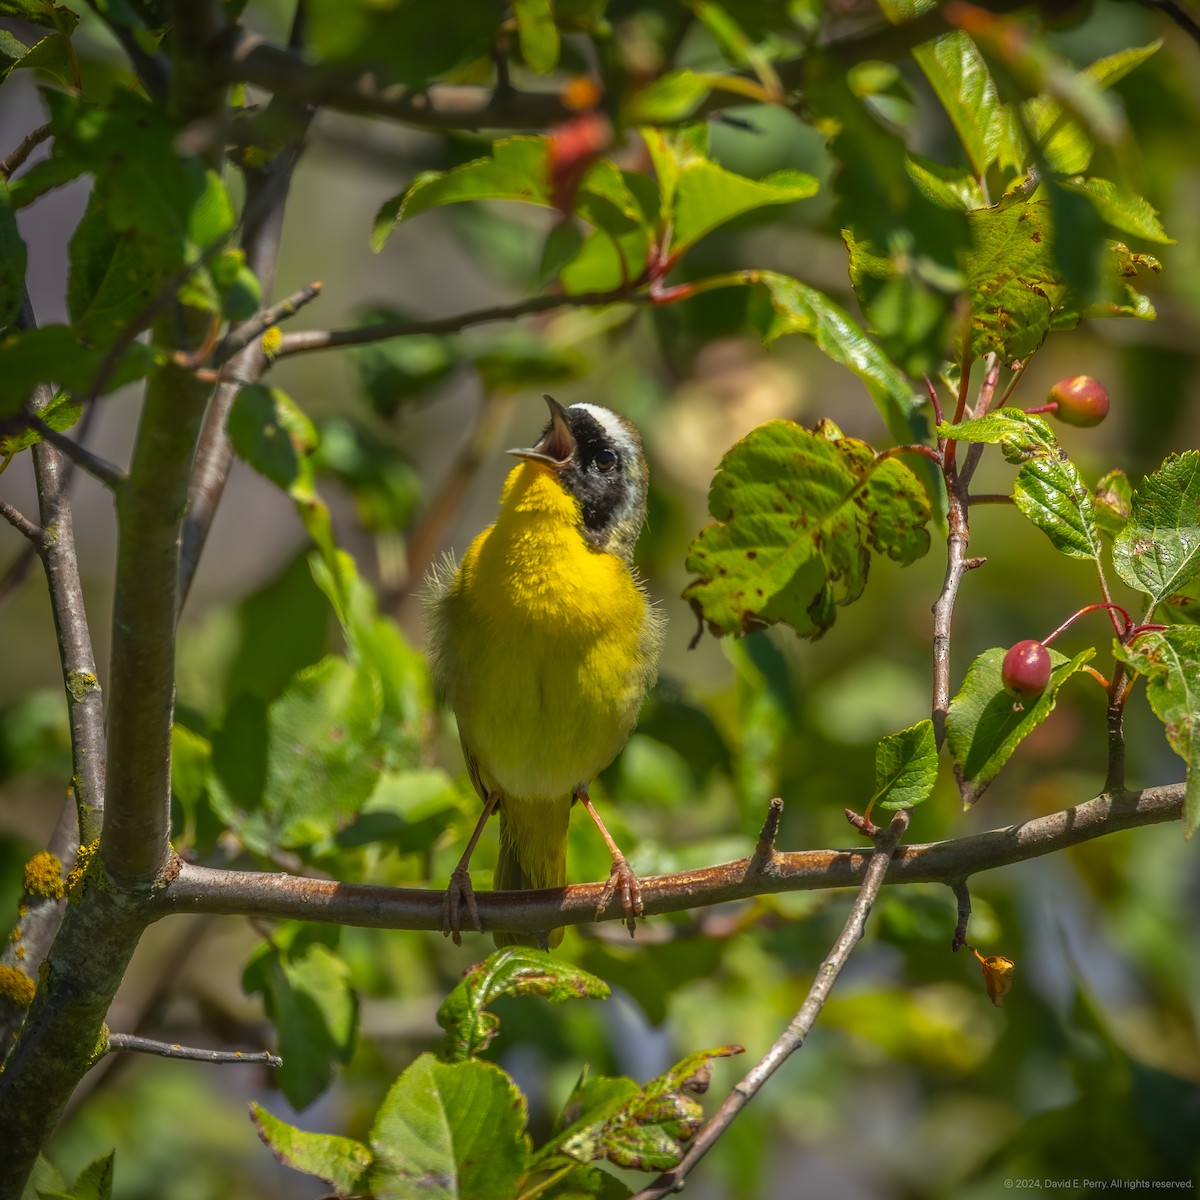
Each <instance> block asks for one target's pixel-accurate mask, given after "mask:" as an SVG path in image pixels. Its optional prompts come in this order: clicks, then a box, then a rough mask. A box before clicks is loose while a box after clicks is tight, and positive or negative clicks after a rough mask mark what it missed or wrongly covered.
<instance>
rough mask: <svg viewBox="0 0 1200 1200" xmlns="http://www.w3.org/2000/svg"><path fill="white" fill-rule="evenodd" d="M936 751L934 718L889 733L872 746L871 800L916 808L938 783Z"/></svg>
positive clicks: (896, 806) (877, 803) (876, 803)
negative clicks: (872, 785)
mask: <svg viewBox="0 0 1200 1200" xmlns="http://www.w3.org/2000/svg"><path fill="white" fill-rule="evenodd" d="M937 772H938V751H937V742H936V740H935V739H934V736H933V722H932V721H930V720H928V719H926V720H924V721H918V722H917V724H916V725H911V726H909V728H908V729H902V730H901V731H900V732H899V733H892V734H888V736H887V737H883V738H880V739H879V743H878V745H877V746H876V747H875V794H874V795H873V796H872V797H871V804H872V805H878V806H879V807H880V808H886V809H901V808H915V807H916V806H917V805H918V804H922V803H924V802H925V801H926V800H928V799H929V797H930V796H931V795H932V794H933V785H934V784H935V783H937Z"/></svg>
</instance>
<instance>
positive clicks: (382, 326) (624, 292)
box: [275, 287, 649, 358]
mask: <svg viewBox="0 0 1200 1200" xmlns="http://www.w3.org/2000/svg"><path fill="white" fill-rule="evenodd" d="M648 300H649V296H648V295H647V294H645V293H634V292H631V291H630V290H629V289H628V288H625V287H620V288H616V289H615V290H613V291H607V292H583V293H579V294H577V295H566V294H564V293H554V294H553V295H546V296H533V297H531V298H530V299H528V300H518V301H516V302H515V303H513V304H497V305H494V306H492V307H491V308H480V309H476V310H475V311H473V312H466V313H459V314H458V315H457V316H453V317H436V318H433V319H431V320H428V321H379V322H377V323H376V324H373V325H355V326H352V327H351V328H349V329H300V330H297V331H296V332H295V333H285V334H284V335H283V337H282V338H281V339H280V342H279V349H278V350H277V351H276V352H275V357H276V358H286V357H287V356H288V355H290V354H311V353H312V352H313V351H315V350H339V349H344V348H345V347H347V346H369V345H371V344H372V343H374V342H386V341H388V340H390V339H391V338H398V337H419V336H421V335H423V334H445V333H460V332H461V331H462V330H464V329H469V328H471V327H472V326H473V325H483V324H486V323H487V322H489V321H512V320H515V319H516V318H518V317H526V316H530V315H532V314H533V313H541V312H548V311H549V310H550V309H554V308H591V307H594V306H597V305H602V304H614V303H616V302H618V301H625V302H627V303H630V304H633V303H645V302H646V301H648Z"/></svg>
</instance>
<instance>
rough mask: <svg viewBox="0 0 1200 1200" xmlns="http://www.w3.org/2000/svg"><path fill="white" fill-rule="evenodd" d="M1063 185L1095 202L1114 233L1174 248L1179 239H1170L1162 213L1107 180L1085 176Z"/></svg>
mask: <svg viewBox="0 0 1200 1200" xmlns="http://www.w3.org/2000/svg"><path fill="white" fill-rule="evenodd" d="M1061 184H1062V186H1063V187H1066V188H1070V189H1072V190H1073V191H1076V192H1079V193H1080V194H1081V195H1084V196H1086V197H1087V198H1088V199H1089V200H1091V202H1092V203H1093V204H1094V205H1095V206H1096V211H1097V212H1098V213H1099V214H1100V216H1101V217H1102V218H1103V219H1104V221H1105V222H1106V223H1107V224H1109V225H1111V226H1112V227H1113V228H1114V229H1120V230H1121V231H1122V232H1123V233H1132V234H1134V235H1135V236H1136V237H1139V238H1142V239H1144V240H1145V241H1147V242H1160V243H1163V244H1167V245H1174V242H1175V239H1174V238H1172V237H1168V236H1167V233H1166V230H1164V229H1163V227H1162V223H1161V222H1160V221H1159V219H1158V213H1157V212H1156V211H1155V210H1154V209H1153V208H1152V207H1151V205H1150V203H1149V201H1147V200H1144V199H1142V197H1141V196H1138V195H1135V194H1134V193H1133V192H1127V191H1125V190H1124V189H1123V188H1120V187H1118V186H1117V185H1116V184H1115V183H1111V182H1110V181H1109V180H1107V179H1095V178H1085V177H1084V176H1082V175H1077V176H1075V177H1074V178H1072V179H1064V180H1062V181H1061Z"/></svg>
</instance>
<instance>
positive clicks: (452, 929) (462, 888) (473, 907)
mask: <svg viewBox="0 0 1200 1200" xmlns="http://www.w3.org/2000/svg"><path fill="white" fill-rule="evenodd" d="M464 904H465V905H466V908H467V915H468V916H469V917H470V919H471V926H472V927H473V928H474V929H475V931H476V932H477V933H482V932H483V926H482V925H481V924H480V921H479V906H478V905H477V904H476V903H475V890H474V888H472V887H471V873H470V871H468V870H467V868H466V867H465V866H463V865H462V864H461V863H460V864H459V865H458V866H457V867H455V868H454V870H453V871H452V872H451V873H450V883H449V886H448V887H447V888H446V895H445V896H444V897H443V898H442V936H443V937H448V938H453V939H454V944H455V945H456V946H461V945H462V935H461V933H460V932H459V929H460V924H459V909H460V908H461V907H462V906H463V905H464Z"/></svg>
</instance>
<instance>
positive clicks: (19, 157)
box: [0, 125, 50, 179]
mask: <svg viewBox="0 0 1200 1200" xmlns="http://www.w3.org/2000/svg"><path fill="white" fill-rule="evenodd" d="M49 136H50V126H49V125H39V126H38V127H37V128H36V129H34V130H32V131H30V132H29V133H27V134H26V135H25V136H24V137H23V138H22V139H21V140H20V141H19V142H18V143H17V145H16V146H15V147H14V149H13V151H12V153H11V154H9V156H8V157H7V158H5V159H3V160H2V161H0V175H3V176H4V178H5V179H11V178H12V175H13V172H14V171H17V170H19V169H20V167H21V166H22V165H23V164H24V162H25V160H26V159H27V158H28V157H29V156H30V155H31V154H32V153H33V152H34V150H36V149H37V147H38V146H40V145H41V144H42V143H43V142H44V141H45V140H46V139H47V138H48V137H49Z"/></svg>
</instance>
